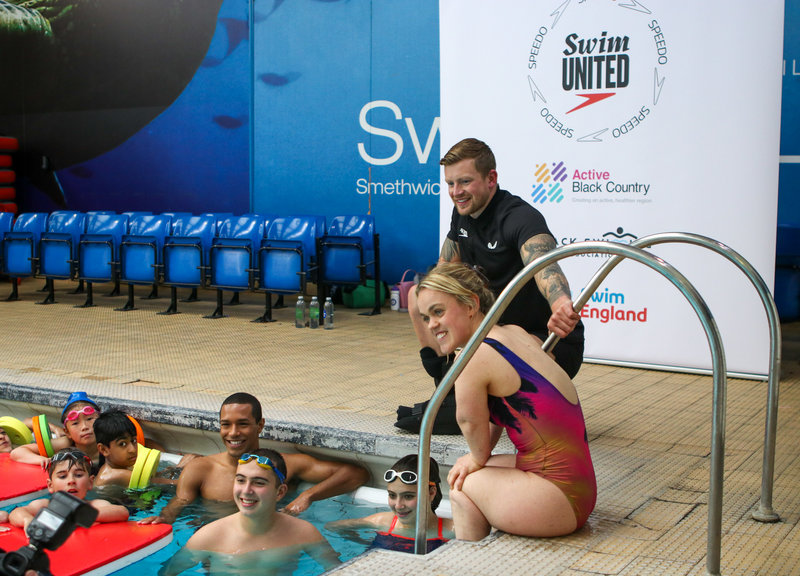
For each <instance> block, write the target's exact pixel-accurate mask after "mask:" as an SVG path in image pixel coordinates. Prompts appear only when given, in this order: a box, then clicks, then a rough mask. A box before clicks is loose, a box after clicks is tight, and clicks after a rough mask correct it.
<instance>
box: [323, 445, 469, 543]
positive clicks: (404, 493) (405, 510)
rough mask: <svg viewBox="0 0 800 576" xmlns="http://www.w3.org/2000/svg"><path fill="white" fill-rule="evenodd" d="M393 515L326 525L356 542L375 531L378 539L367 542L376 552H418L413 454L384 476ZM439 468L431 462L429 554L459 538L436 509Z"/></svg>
mask: <svg viewBox="0 0 800 576" xmlns="http://www.w3.org/2000/svg"><path fill="white" fill-rule="evenodd" d="M383 479H384V481H385V482H386V484H387V486H386V491H387V496H388V504H389V508H390V509H391V511H390V512H378V513H377V514H372V515H371V516H366V517H364V518H352V519H348V520H337V521H335V522H329V523H328V524H326V525H325V527H326V528H328V529H330V530H335V531H337V532H341V533H343V534H344V535H346V536H347V537H350V538H352V539H354V540H359V541H364V538H363V537H361V536H360V535H359V534H358V532H357V531H358V530H362V529H372V530H374V531H375V532H376V533H375V536H374V538H373V539H372V541H371V542H370V541H366V542H365V543H369V544H370V547H372V548H385V549H388V550H395V551H398V552H410V553H413V552H414V535H415V532H416V523H417V480H418V478H417V455H416V454H409V455H408V456H404V457H403V458H401V459H400V460H398V461H397V462H395V463H394V464H393V465H392V467H391V468H389V469H388V470H387V471H386V472H385V473H384V475H383ZM440 482H441V480H440V478H439V465H438V464H437V463H436V460H434V459H433V458H431V460H430V481H429V482H428V499H429V502H430V506H431V511H433V512H434V514H429V515H428V543H427V548H428V552H430V551H431V550H435V549H436V548H438V547H439V546H442V545H443V544H444V543H446V542H447V541H448V540H449V539H450V538H453V537H454V536H455V534H454V532H453V521H452V520H451V519H449V518H440V517H438V516H436V514H435V512H436V508H438V506H439V503H440V502H441V501H442V492H441V486H440Z"/></svg>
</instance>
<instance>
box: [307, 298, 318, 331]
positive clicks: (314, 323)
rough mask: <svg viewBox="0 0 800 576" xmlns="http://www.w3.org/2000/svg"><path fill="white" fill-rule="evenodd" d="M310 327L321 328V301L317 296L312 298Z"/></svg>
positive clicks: (309, 308) (309, 316) (309, 312)
mask: <svg viewBox="0 0 800 576" xmlns="http://www.w3.org/2000/svg"><path fill="white" fill-rule="evenodd" d="M308 327H309V328H319V300H317V297H316V296H312V297H311V304H310V305H309V307H308Z"/></svg>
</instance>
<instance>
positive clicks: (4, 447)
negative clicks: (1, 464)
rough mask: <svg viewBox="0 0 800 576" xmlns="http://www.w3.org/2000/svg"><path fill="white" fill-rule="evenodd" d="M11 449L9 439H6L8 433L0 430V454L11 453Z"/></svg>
mask: <svg viewBox="0 0 800 576" xmlns="http://www.w3.org/2000/svg"><path fill="white" fill-rule="evenodd" d="M12 448H14V447H13V446H12V445H11V438H9V437H8V433H7V432H6V431H5V430H3V429H2V428H0V454H7V453H8V452H11V450H12Z"/></svg>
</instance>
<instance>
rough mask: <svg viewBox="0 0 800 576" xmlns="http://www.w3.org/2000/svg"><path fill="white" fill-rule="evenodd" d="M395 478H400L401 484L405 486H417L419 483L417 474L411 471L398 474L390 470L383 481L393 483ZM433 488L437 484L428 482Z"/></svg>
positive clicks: (384, 475)
mask: <svg viewBox="0 0 800 576" xmlns="http://www.w3.org/2000/svg"><path fill="white" fill-rule="evenodd" d="M395 478H400V482H402V483H403V484H416V483H417V473H416V472H412V471H411V470H403V471H402V472H397V471H396V470H392V469H391V468H389V469H388V470H387V471H386V472H385V473H384V474H383V479H384V481H386V482H393V481H394V479H395ZM428 484H429V485H431V486H436V482H428Z"/></svg>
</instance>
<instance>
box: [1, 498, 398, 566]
mask: <svg viewBox="0 0 800 576" xmlns="http://www.w3.org/2000/svg"><path fill="white" fill-rule="evenodd" d="M98 492H99V493H98ZM174 493H175V489H174V488H173V487H159V488H152V487H151V489H148V490H145V491H141V492H130V491H125V492H122V490H116V489H113V488H112V489H111V490H110V491H107V490H106V489H105V488H104V489H102V490H101V491H95V492H93V493H90V496H89V499H91V496H92V494H94V495H96V496H97V497H99V498H104V499H108V500H110V501H116V502H120V503H122V504H124V505H125V506H126V507H128V510H129V511H130V513H131V517H130V518H131V520H137V519H140V518H146V517H147V516H154V515H156V514H158V513H159V511H160V510H161V509H162V508H163V507H164V506H166V504H167V502H169V500H170V498H172V496H173V495H174ZM296 495H297V491H292V492H290V493H289V494H287V495H286V497H285V498H284V499H283V500H282V501H281V502H280V503H279V507H280V506H281V505H285V504H288V503H289V502H291V501H292V500H293V499H294V498H295V496H296ZM13 508H14V507H13V506H12V507H8V508H3V509H4V510H12V509H13ZM387 509H388V505H386V504H384V505H376V504H375V503H372V502H363V501H356V500H354V499H353V497H352V496H351V495H342V496H337V497H334V498H329V499H327V500H321V501H319V502H314V504H312V505H311V507H310V508H309V509H308V510H306V511H305V512H303V513H302V514H300V516H299V517H300V518H302V519H304V520H307V521H309V522H311V523H312V524H313V525H314V526H316V527H317V529H319V531H320V532H321V533H322V535H323V536H324V537H325V538H326V539H327V540H328V542H330V544H331V546H332V547H333V549H334V550H336V552H337V553H338V554H339V559H340V560H341V561H342V562H346V561H347V560H350V559H351V558H354V557H356V556H358V555H359V554H361V553H362V552H364V551H365V550H366V549H367V547H368V545H367V544H365V543H364V542H369V541H371V540H372V537H373V536H374V532H372V531H369V530H367V531H363V533H360V534H359V536H360V538H359V539H360V540H362V541H361V542H357V541H355V540H350V539H348V538H344V537H343V536H341V535H340V534H337V533H335V532H331V531H329V530H325V528H324V525H325V524H326V523H327V522H330V521H332V520H340V519H344V518H360V517H362V516H368V515H370V514H374V513H375V512H380V511H385V510H387ZM234 512H236V507H235V505H234V504H233V503H230V504H229V503H220V502H212V501H205V500H202V499H200V500H198V501H196V502H193V503H192V504H190V505H189V506H187V507H186V508H184V510H183V511H182V513H181V515H180V516H179V517H178V519H177V520H176V521H175V523H174V524H173V526H172V542H171V543H170V544H169V545H167V546H165V547H164V548H162V549H161V550H159V551H157V552H155V553H154V554H152V555H150V556H148V557H147V558H144V559H142V560H140V561H139V562H135V563H133V564H131V565H130V566H127V567H125V568H123V569H122V570H119V571H117V572H114V574H115V575H119V576H141V575H142V574H153V575H155V574H157V573H158V571H159V570H160V569H161V567H162V566H163V565H164V564H165V563H166V562H167V561H168V560H169V559H170V558H172V556H173V555H174V554H175V553H176V552H177V551H178V550H180V548H181V547H183V546H184V545H185V544H186V542H187V540H189V538H190V537H191V535H192V534H194V532H195V530H197V528H199V527H200V526H202V525H205V524H208V523H209V522H211V521H213V520H216V519H218V518H221V517H223V516H226V515H228V514H232V513H234ZM322 572H324V570H323V568H322V566H320V565H319V564H317V563H316V562H315V561H314V560H313V559H312V558H311V557H310V556H308V555H306V554H305V553H303V554H302V555H301V556H300V559H299V563H298V566H297V569H296V570H295V571H294V572H293V575H294V576H316V575H318V574H322ZM182 574H207V572H206V570H205V569H204V568H203V567H202V566H201V565H200V564H198V565H197V566H195V567H194V568H190V569H189V570H186V571H184V572H182ZM217 575H219V573H217V572H215V576H217Z"/></svg>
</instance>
